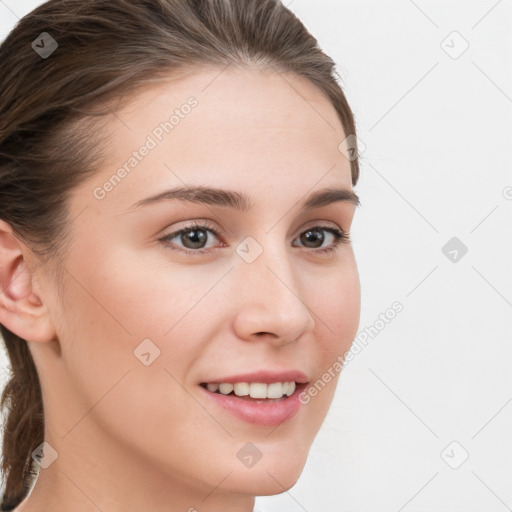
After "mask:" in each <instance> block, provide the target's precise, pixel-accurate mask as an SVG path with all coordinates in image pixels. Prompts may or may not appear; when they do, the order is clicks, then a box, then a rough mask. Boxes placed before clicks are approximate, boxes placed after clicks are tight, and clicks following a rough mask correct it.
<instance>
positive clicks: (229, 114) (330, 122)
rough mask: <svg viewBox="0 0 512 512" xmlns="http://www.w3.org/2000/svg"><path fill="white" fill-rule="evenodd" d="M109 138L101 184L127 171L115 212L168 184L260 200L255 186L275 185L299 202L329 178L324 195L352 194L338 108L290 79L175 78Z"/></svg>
mask: <svg viewBox="0 0 512 512" xmlns="http://www.w3.org/2000/svg"><path fill="white" fill-rule="evenodd" d="M107 130H108V132H109V133H108V145H109V151H110V161H109V162H107V164H106V165H105V166H104V167H103V168H102V169H100V172H99V173H98V175H97V176H96V177H95V179H94V181H95V183H99V184H100V185H101V184H102V183H106V181H107V180H109V179H110V178H111V177H112V176H113V175H114V174H116V173H117V171H118V170H119V169H120V168H122V167H124V169H125V172H121V174H122V175H123V178H122V183H119V184H118V185H115V186H114V189H115V190H112V191H110V192H109V199H110V201H109V202H110V203H111V204H113V203H114V201H122V202H123V205H124V207H126V208H128V207H129V206H131V205H132V204H133V202H135V201H137V200H139V199H141V194H142V193H146V192H147V193H148V194H151V193H157V192H158V191H159V190H161V189H162V187H163V186H164V184H165V185H166V186H186V185H187V184H188V183H190V184H194V185H195V184H199V183H202V184H210V185H215V186H218V187H225V188H231V189H239V190H245V191H246V192H247V194H249V195H251V190H250V189H251V187H252V186H256V185H258V184H260V185H261V184H264V183H266V184H267V185H268V184H269V183H274V184H275V186H276V187H280V188H283V187H285V189H284V190H282V192H287V191H290V192H293V190H294V189H296V190H297V193H300V191H301V189H302V188H304V187H306V188H311V187H312V186H313V185H314V183H315V182H318V181H319V180H321V179H323V176H327V178H326V180H325V182H322V183H319V185H322V186H329V185H333V184H339V185H344V186H345V187H347V188H351V175H350V162H349V161H348V160H347V159H346V158H345V157H344V156H343V155H342V154H341V152H340V151H339V149H338V146H339V144H340V143H341V142H342V141H343V140H344V138H345V134H344V131H343V127H342V125H341V122H340V121H339V119H338V116H337V113H336V111H335V109H334V107H333V106H332V104H331V103H330V101H329V99H328V98H327V97H326V96H325V95H324V94H323V93H322V92H321V91H320V90H319V89H318V88H317V87H315V86H314V85H313V84H312V83H310V82H309V81H308V80H306V79H304V78H302V77H298V76H296V75H294V74H290V73H288V74H284V73H281V72H276V71H268V70H267V71H262V70H254V69H230V68H227V69H224V70H222V69H209V68H206V69H203V70H201V71H196V72H194V73H188V74H186V75H184V76H177V77H174V78H172V77H171V78H170V79H169V80H167V81H163V82H161V83H158V84H152V85H151V86H150V87H147V88H145V89H142V90H141V91H139V92H138V93H137V94H136V95H134V96H133V97H132V98H130V100H129V101H127V102H126V104H125V105H124V106H123V108H121V109H119V110H117V111H116V113H115V115H113V116H111V118H110V120H109V122H108V124H107ZM144 146H146V147H147V148H149V149H144ZM140 150H143V151H140ZM141 153H144V154H142V155H141ZM118 174H119V173H118ZM121 190H122V192H121ZM304 192H305V190H303V193H304Z"/></svg>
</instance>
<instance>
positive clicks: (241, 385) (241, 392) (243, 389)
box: [235, 382, 249, 396]
mask: <svg viewBox="0 0 512 512" xmlns="http://www.w3.org/2000/svg"><path fill="white" fill-rule="evenodd" d="M248 394H249V384H248V383H247V382H237V383H236V384H235V395H237V396H247V395H248Z"/></svg>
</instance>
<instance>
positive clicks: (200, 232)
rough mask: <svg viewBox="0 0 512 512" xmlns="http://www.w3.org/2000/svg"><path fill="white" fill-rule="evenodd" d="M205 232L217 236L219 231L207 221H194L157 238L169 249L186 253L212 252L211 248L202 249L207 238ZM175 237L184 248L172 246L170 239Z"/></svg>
mask: <svg viewBox="0 0 512 512" xmlns="http://www.w3.org/2000/svg"><path fill="white" fill-rule="evenodd" d="M207 232H210V233H213V234H214V235H215V236H216V237H217V236H219V233H217V231H216V230H215V228H214V227H213V226H210V225H209V224H208V223H206V222H205V223H203V224H197V223H196V222H194V223H193V224H191V225H189V226H185V227H184V228H183V229H180V230H179V231H175V232H174V233H170V234H168V235H165V236H164V237H162V238H160V239H159V240H160V241H161V242H162V243H163V244H164V245H165V246H167V247H169V248H170V249H173V250H176V251H181V252H185V253H188V254H207V253H211V252H213V251H212V250H211V249H206V250H205V249H204V245H203V244H204V243H205V241H206V240H207V239H208V236H207V235H206V233H207ZM175 238H178V240H180V242H182V243H183V244H184V248H185V249H179V248H176V247H174V245H175V244H174V242H172V243H171V241H172V240H173V239H175Z"/></svg>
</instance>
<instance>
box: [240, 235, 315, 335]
mask: <svg viewBox="0 0 512 512" xmlns="http://www.w3.org/2000/svg"><path fill="white" fill-rule="evenodd" d="M266 245H267V247H264V250H263V252H262V253H261V254H260V256H259V257H258V258H257V259H256V260H255V261H253V262H252V263H247V262H246V261H244V260H239V261H237V264H236V266H235V269H234V270H233V272H234V273H235V274H237V275H236V276H233V281H234V282H235V283H236V285H235V286H236V293H235V294H234V296H235V297H236V303H237V309H236V316H235V320H234V329H235V332H236V334H237V336H238V337H239V338H240V339H244V340H248V341H249V340H258V339H266V340H268V341H272V342H273V343H274V344H276V345H285V344H288V343H291V342H294V341H297V340H298V339H300V338H301V336H303V335H304V334H305V333H307V332H309V331H312V330H313V328H314V325H315V321H314V319H313V314H314V313H312V311H311V310H310V307H309V306H308V304H307V298H306V297H305V296H304V289H303V287H302V286H301V283H300V279H299V277H298V275H297V271H296V270H295V269H294V268H293V259H292V258H291V257H290V255H289V254H288V253H287V251H286V248H282V249H276V248H274V249H272V250H271V249H269V248H268V245H270V244H266Z"/></svg>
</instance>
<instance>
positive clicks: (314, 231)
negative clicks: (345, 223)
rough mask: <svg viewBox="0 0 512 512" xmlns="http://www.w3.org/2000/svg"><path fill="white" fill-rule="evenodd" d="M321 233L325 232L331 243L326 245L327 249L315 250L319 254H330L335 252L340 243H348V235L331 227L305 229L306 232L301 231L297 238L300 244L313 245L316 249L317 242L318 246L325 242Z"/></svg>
mask: <svg viewBox="0 0 512 512" xmlns="http://www.w3.org/2000/svg"><path fill="white" fill-rule="evenodd" d="M322 232H327V233H329V235H330V236H331V237H332V238H333V240H332V243H331V244H330V245H328V246H327V247H325V248H323V249H320V250H316V251H314V252H320V253H330V252H335V251H336V249H337V248H338V245H339V244H341V243H349V242H350V237H349V234H348V233H346V232H345V231H343V230H341V229H338V228H335V227H332V226H313V227H312V228H309V229H307V230H306V231H303V232H302V233H301V235H300V237H299V240H300V241H301V242H302V243H306V244H309V243H313V245H314V246H315V247H317V246H318V245H317V244H318V242H319V243H320V246H321V245H322V244H323V242H324V241H325V235H323V234H322Z"/></svg>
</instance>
